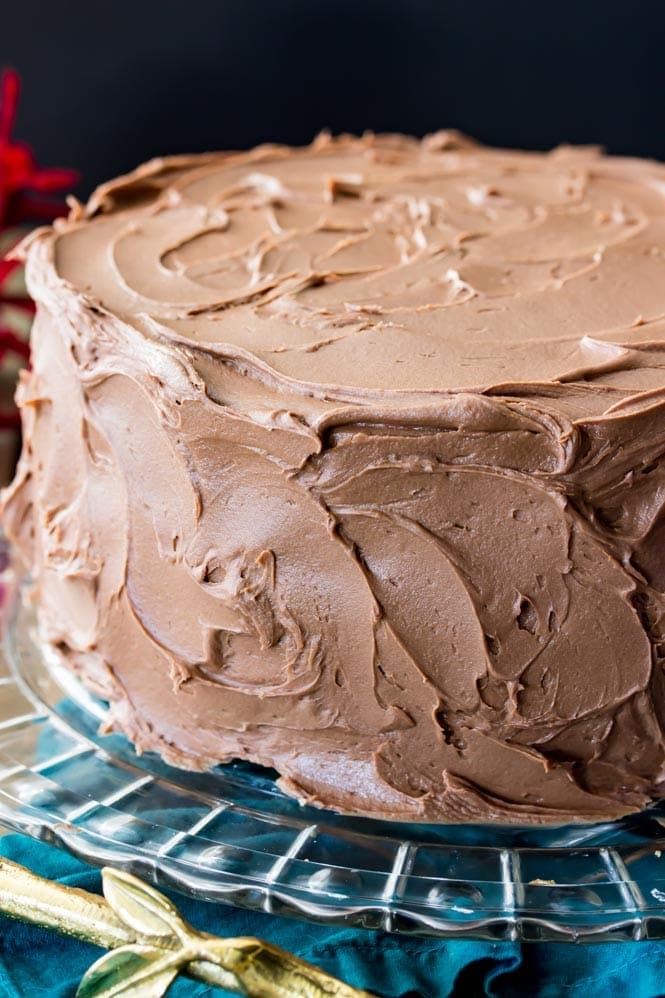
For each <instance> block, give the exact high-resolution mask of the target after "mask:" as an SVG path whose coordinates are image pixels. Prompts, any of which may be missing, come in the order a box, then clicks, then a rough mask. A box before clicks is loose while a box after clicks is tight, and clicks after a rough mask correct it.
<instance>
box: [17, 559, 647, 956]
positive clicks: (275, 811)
mask: <svg viewBox="0 0 665 998" xmlns="http://www.w3.org/2000/svg"><path fill="white" fill-rule="evenodd" d="M0 558H6V556H5V553H4V550H0ZM1 567H2V564H1V563H0V568H1ZM0 585H1V587H2V595H3V600H2V603H3V609H2V618H3V620H2V623H3V634H4V643H3V648H4V651H3V654H2V656H1V660H0V821H1V822H2V823H4V824H6V825H7V826H10V827H13V828H15V829H19V830H22V831H24V832H28V833H29V834H31V835H34V836H37V837H39V838H43V839H47V840H49V841H52V842H55V843H57V844H58V845H61V846H65V847H66V848H67V849H69V850H71V852H73V853H75V854H76V855H77V856H80V857H82V858H83V859H86V860H88V861H90V862H93V863H98V864H102V863H112V864H114V865H116V866H121V867H124V868H126V869H131V870H133V871H134V872H136V873H138V874H139V875H140V876H143V877H144V878H146V879H148V880H151V881H153V882H155V883H157V884H162V885H165V886H168V887H172V888H175V889H177V890H180V891H184V892H186V893H188V894H192V895H195V896H197V897H199V898H204V899H207V900H218V901H226V902H230V903H233V904H237V905H243V906H246V907H248V908H256V909H261V910H264V911H268V912H273V913H279V914H288V915H296V916H300V917H302V918H307V919H311V920H316V921H320V922H329V923H332V922H337V923H345V924H348V925H357V926H365V927H367V928H378V929H384V930H386V931H388V932H397V933H409V934H424V935H440V936H446V937H466V938H482V939H494V940H496V939H510V940H536V939H537V940H544V939H546V940H567V941H598V940H604V939H613V940H619V939H625V940H633V939H646V938H651V939H653V938H665V806H662V805H661V806H657V807H653V808H650V809H649V810H647V811H646V812H644V813H643V814H640V815H637V816H635V817H631V818H629V819H624V820H623V821H618V822H612V823H606V824H601V825H576V826H572V825H568V826H565V827H556V828H547V829H533V828H514V827H513V828H509V827H496V826H494V827H489V826H479V825H467V826H455V825H447V826H441V825H439V826H437V825H414V824H397V823H391V822H383V821H370V820H367V819H361V818H349V817H343V816H341V815H337V814H333V813H331V812H327V811H320V810H318V809H314V808H310V807H305V806H302V805H299V804H298V803H297V802H295V801H293V800H292V799H290V798H288V797H286V796H285V795H284V794H283V793H281V792H280V791H279V790H278V789H277V787H276V784H275V774H274V773H271V772H270V771H269V770H265V769H260V768H258V767H255V766H249V765H245V764H241V763H238V764H233V765H227V766H220V767H218V768H217V769H216V770H214V771H213V772H211V773H205V774H193V773H185V772H181V771H179V770H176V769H173V768H171V767H169V766H167V765H165V764H164V763H163V762H162V761H161V760H160V759H159V758H158V757H156V756H154V755H151V754H147V755H144V756H142V757H138V756H137V755H136V754H135V752H134V751H133V749H132V746H131V745H130V744H129V742H128V741H126V740H125V739H124V738H122V737H120V736H116V735H113V736H100V735H99V734H98V727H99V724H100V722H101V721H103V719H104V714H105V706H104V704H103V703H101V702H100V701H98V700H96V699H94V698H93V697H91V696H90V695H89V694H88V693H87V692H86V691H85V690H84V689H83V687H82V686H81V685H80V684H79V683H78V681H77V680H76V679H74V677H73V676H72V675H70V673H69V672H67V671H66V670H63V669H62V668H61V667H59V666H58V665H56V664H54V663H50V664H49V663H47V662H46V659H45V655H44V652H43V650H42V648H41V647H40V645H39V643H38V642H37V640H36V636H35V630H34V618H33V616H32V613H31V612H30V611H28V610H26V609H25V608H24V607H22V606H21V605H20V601H19V600H18V599H17V598H16V593H17V586H16V583H15V580H14V579H13V577H12V575H11V571H10V570H9V569H8V568H5V569H4V572H3V573H2V576H1V580H0ZM661 850H662V853H661Z"/></svg>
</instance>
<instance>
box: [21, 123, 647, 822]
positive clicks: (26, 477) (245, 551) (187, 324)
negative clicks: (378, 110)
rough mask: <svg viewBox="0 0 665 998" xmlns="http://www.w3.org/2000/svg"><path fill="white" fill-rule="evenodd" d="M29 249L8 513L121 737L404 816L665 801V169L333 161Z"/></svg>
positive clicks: (189, 175) (479, 817) (24, 555)
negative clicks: (19, 433) (238, 761)
mask: <svg viewBox="0 0 665 998" xmlns="http://www.w3.org/2000/svg"><path fill="white" fill-rule="evenodd" d="M23 253H24V255H25V257H26V259H27V276H28V283H29V287H30V290H31V293H32V294H33V296H34V298H35V299H36V300H37V302H38V314H37V319H36V322H35V327H34V336H33V368H32V371H31V373H30V374H29V375H26V376H25V377H24V378H23V380H22V384H21V386H20V390H19V402H20V404H21V407H22V412H23V426H24V450H23V455H22V458H21V462H20V466H19V470H18V473H17V476H16V479H15V482H14V484H13V485H12V486H11V488H10V489H9V490H8V491H7V492H6V494H5V509H4V522H5V525H6V529H7V530H8V531H9V533H10V535H11V536H12V538H13V539H14V541H15V544H16V547H17V550H18V552H19V555H20V557H21V559H22V561H23V562H24V564H25V565H26V567H27V568H29V570H30V572H31V574H32V576H33V578H34V579H35V581H36V584H37V593H38V607H39V616H40V623H41V627H42V633H43V635H44V638H45V640H47V641H48V642H49V643H50V645H51V646H52V647H53V648H55V649H56V650H57V651H58V652H59V654H60V655H62V656H63V657H64V659H65V660H66V661H67V662H68V663H69V664H70V665H71V667H72V668H74V669H76V670H77V671H78V672H79V673H80V674H81V675H82V676H83V677H84V678H85V679H86V681H87V682H88V683H90V684H91V685H92V686H93V688H94V689H96V690H97V691H99V692H100V693H101V694H102V695H104V696H105V697H106V698H108V699H109V700H110V701H111V702H112V717H113V726H114V727H116V728H117V729H120V730H123V731H125V732H126V733H127V734H128V735H129V737H130V738H132V740H133V741H134V742H135V744H136V745H137V746H138V747H139V748H142V749H154V750H157V751H158V752H160V753H161V754H162V755H163V756H164V757H165V758H166V759H167V760H168V761H170V762H172V763H174V764H176V765H178V766H183V767H191V768H201V767H207V766H211V765H213V764H214V763H216V762H218V761H223V760H228V759H231V758H234V757H241V758H245V759H251V760H254V761H256V762H259V763H263V764H267V765H271V766H274V767H275V768H276V769H277V770H278V771H279V773H280V774H281V785H282V786H283V787H284V789H285V790H287V792H290V793H293V794H296V795H297V796H298V797H300V798H301V799H303V800H307V801H310V802H313V803H316V804H320V805H322V806H328V807H333V808H336V809H339V810H343V811H349V812H355V813H364V814H370V815H374V816H383V817H392V818H400V819H414V820H429V821H513V822H519V823H525V822H556V821H569V820H574V819H586V820H600V819H606V818H612V817H615V816H617V815H621V814H624V813H627V812H630V811H633V810H635V809H637V808H640V807H642V806H644V805H645V804H646V803H647V802H648V801H649V800H650V799H651V798H652V797H654V796H658V795H660V794H661V793H662V792H663V791H662V786H663V780H664V770H663V766H664V762H665V743H664V739H663V721H664V719H665V684H664V677H663V661H662V659H663V654H664V649H665V644H664V641H665V634H664V626H665V625H664V621H663V610H664V607H665V603H664V596H663V593H664V591H665V558H663V554H664V551H665V526H664V519H663V503H664V501H665V458H664V453H665V370H664V364H665V360H664V358H665V350H664V347H665V167H662V166H660V165H658V164H654V163H649V162H644V161H639V160H630V159H617V158H610V157H605V156H603V155H602V154H601V153H600V152H599V151H598V150H596V149H588V148H575V149H572V148H561V149H557V150H555V151H554V152H552V153H549V154H547V155H544V154H528V153H521V152H507V151H501V150H490V149H485V148H481V147H479V146H477V145H475V144H474V143H472V142H470V141H469V140H468V139H465V138H463V137H461V136H460V135H458V134H457V133H452V132H443V133H439V134H437V135H433V136H429V137H428V138H426V139H424V140H423V141H422V142H418V141H416V140H413V139H408V138H404V137H400V136H380V137H375V136H371V135H370V136H365V137H363V138H361V139H355V138H351V137H348V136H342V137H340V138H336V139H332V138H330V137H328V136H322V137H321V138H319V139H318V140H317V141H316V142H315V143H314V144H313V145H312V146H310V147H309V148H306V149H296V150H293V149H287V148H283V147H275V146H268V147H261V148H258V149H256V150H254V151H252V152H250V153H244V154H226V155H224V154H215V155H206V156H200V157H175V158H170V159H164V160H155V161H153V162H151V163H148V164H146V165H145V166H143V167H141V168H139V169H138V170H137V171H135V172H134V173H131V174H129V175H128V176H126V177H121V178H120V179H118V180H116V181H113V182H111V183H109V184H107V185H105V186H103V187H101V188H100V189H99V190H98V191H97V192H96V193H95V194H94V195H93V196H92V198H91V200H90V201H89V203H88V205H87V206H86V207H85V208H84V207H82V206H79V205H74V207H73V209H72V212H71V214H70V217H69V219H67V220H66V221H64V222H62V221H61V222H58V223H56V224H55V226H54V227H53V228H52V229H42V230H40V231H39V232H38V233H37V234H36V235H35V236H33V237H32V238H31V239H29V241H28V242H27V243H26V244H25V245H24V249H23Z"/></svg>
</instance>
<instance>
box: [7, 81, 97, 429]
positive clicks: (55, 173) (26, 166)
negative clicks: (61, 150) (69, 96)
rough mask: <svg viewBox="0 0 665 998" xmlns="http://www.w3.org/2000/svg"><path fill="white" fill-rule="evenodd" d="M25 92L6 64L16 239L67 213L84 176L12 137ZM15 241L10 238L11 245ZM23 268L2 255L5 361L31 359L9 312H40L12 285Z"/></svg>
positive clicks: (10, 200) (12, 421)
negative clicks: (41, 159)
mask: <svg viewBox="0 0 665 998" xmlns="http://www.w3.org/2000/svg"><path fill="white" fill-rule="evenodd" d="M20 92H21V81H20V79H19V76H18V73H16V72H15V70H13V69H5V70H4V72H3V73H2V75H1V76H0V236H2V235H3V233H4V234H6V233H7V231H8V230H14V229H17V230H18V232H17V233H16V239H18V238H19V237H20V235H21V232H22V230H24V229H25V227H26V226H30V225H34V224H35V223H41V222H50V221H52V220H53V219H54V218H57V217H58V216H59V215H63V214H65V212H66V210H67V209H66V205H65V204H64V202H63V200H62V194H63V192H65V191H67V190H70V189H71V188H72V187H73V186H74V184H76V182H77V179H78V174H77V173H76V171H74V170H64V169H58V168H55V169H44V168H43V167H40V166H39V165H38V164H37V162H36V160H35V157H34V154H33V152H32V150H31V148H30V146H28V145H26V144H25V143H24V142H17V141H15V140H14V139H13V138H12V133H13V130H14V125H15V123H16V113H17V110H18V101H19V96H20ZM12 235H13V231H12ZM14 241H15V240H14V239H10V247H9V248H11V245H13V242H14ZM20 268H21V264H20V263H19V262H17V261H15V260H7V259H3V258H2V257H0V366H1V365H2V364H3V363H4V361H5V358H6V357H7V356H8V355H12V354H13V355H14V356H16V357H18V358H20V359H21V360H23V361H27V359H28V357H29V353H30V350H29V347H28V344H27V343H26V342H25V341H24V340H23V339H21V337H20V336H19V335H18V333H17V331H16V330H14V329H13V328H12V327H11V325H9V319H8V318H7V312H8V311H9V310H11V309H18V310H19V311H20V312H21V313H23V314H25V313H27V314H28V315H31V314H32V313H33V312H34V305H33V303H32V302H31V300H30V298H29V297H28V296H27V294H26V293H25V292H23V291H22V289H21V287H20V286H19V289H18V290H17V289H16V287H15V286H14V287H12V285H14V284H15V282H14V281H12V278H13V277H15V275H16V272H17V271H18V270H20ZM7 306H8V307H9V308H7ZM17 423H18V414H17V412H16V410H15V409H11V410H8V411H6V410H2V409H0V428H2V429H5V428H7V427H14V426H16V425H17Z"/></svg>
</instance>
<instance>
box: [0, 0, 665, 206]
mask: <svg viewBox="0 0 665 998" xmlns="http://www.w3.org/2000/svg"><path fill="white" fill-rule="evenodd" d="M0 64H10V65H13V66H15V67H16V68H17V69H18V70H19V71H20V72H21V74H22V76H23V80H24V91H23V99H22V104H21V113H20V118H19V122H18V128H17V137H20V138H23V139H25V140H27V141H29V142H30V143H32V144H33V145H34V147H35V148H36V150H37V152H38V156H39V159H40V160H41V161H42V162H43V163H44V164H48V165H67V166H70V165H71V166H75V167H78V169H79V170H80V171H81V174H82V178H83V179H82V183H81V192H83V193H87V192H88V191H89V190H90V189H91V187H92V186H93V185H94V184H96V183H98V182H99V181H101V180H103V179H105V178H107V177H109V176H112V175H114V174H117V173H119V172H122V171H124V170H127V169H129V168H131V167H132V166H134V165H136V164H137V163H138V162H139V161H141V160H144V159H147V158H149V157H151V156H154V155H157V154H160V153H169V152H184V151H190V150H191V151H195V150H204V149H210V148H244V147H247V146H251V145H253V144H255V143H257V142H262V141H267V140H280V141H286V142H293V143H304V142H307V141H309V140H310V139H311V138H312V136H313V135H314V134H315V133H316V132H317V131H319V130H320V129H321V128H322V127H329V128H331V129H332V130H333V131H342V130H348V131H354V132H358V131H363V130H364V129H367V128H372V129H376V130H391V131H395V130H397V131H406V132H412V133H415V134H418V135H420V134H423V133H425V132H427V131H432V130H435V129H437V128H442V127H457V128H460V129H462V130H464V131H467V132H469V133H471V134H473V135H475V136H476V137H477V138H480V139H482V140H483V141H485V142H488V143H495V144H502V145H514V146H523V147H532V148H547V147H550V146H553V145H556V144H557V143H559V142H562V141H569V142H583V143H588V142H593V143H596V142H597V143H601V144H603V145H605V146H606V147H607V148H608V149H609V150H610V151H612V152H618V153H630V154H638V155H646V156H655V157H658V158H662V159H665V2H663V0H633V2H632V3H628V2H617V0H604V2H597V0H576V2H573V0H553V2H547V3H545V2H541V0H506V2H503V3H502V2H500V0H475V2H474V0H466V2H465V0H456V2H451V0H439V2H435V0H411V2H409V0H161V2H152V0H134V2H133V3H129V2H127V0H115V2H113V3H99V2H97V0H87V2H83V0H69V2H65V3H63V4H54V3H48V4H47V3H45V2H36V3H34V2H33V3H28V2H25V0H23V2H19V3H15V4H12V5H9V4H7V5H6V8H5V12H4V14H3V18H2V25H1V27H0Z"/></svg>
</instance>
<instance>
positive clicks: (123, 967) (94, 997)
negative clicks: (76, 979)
mask: <svg viewBox="0 0 665 998" xmlns="http://www.w3.org/2000/svg"><path fill="white" fill-rule="evenodd" d="M179 970H180V960H179V957H178V955H177V954H174V953H169V954H167V955H165V954H164V950H162V949H155V948H151V947H149V946H121V947H119V948H118V949H114V950H111V952H110V953H106V954H105V955H104V956H103V957H101V958H100V959H99V960H97V962H96V963H93V965H92V967H91V968H90V970H88V972H87V973H86V975H85V977H84V978H83V980H82V981H81V983H80V985H79V987H78V991H77V992H76V994H77V998H116V995H131V996H132V998H161V995H163V994H164V993H165V992H166V991H167V989H168V988H169V987H170V986H171V984H172V983H173V981H174V980H175V979H176V977H177V976H178V971H179Z"/></svg>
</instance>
